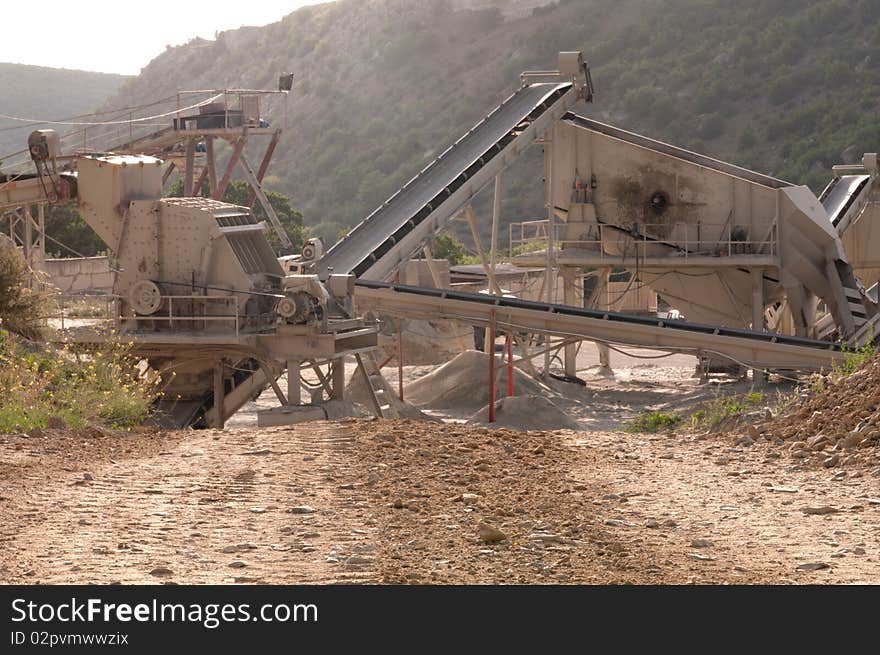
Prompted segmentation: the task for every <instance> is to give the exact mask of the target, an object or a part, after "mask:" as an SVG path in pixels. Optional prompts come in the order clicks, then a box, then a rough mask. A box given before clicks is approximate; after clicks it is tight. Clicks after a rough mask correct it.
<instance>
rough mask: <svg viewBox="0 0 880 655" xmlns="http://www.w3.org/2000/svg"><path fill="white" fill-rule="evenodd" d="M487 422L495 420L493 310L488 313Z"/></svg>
mask: <svg viewBox="0 0 880 655" xmlns="http://www.w3.org/2000/svg"><path fill="white" fill-rule="evenodd" d="M487 341H488V342H489V344H488V353H489V423H494V422H495V310H494V309H493V310H491V312H490V314H489V334H488V338H487Z"/></svg>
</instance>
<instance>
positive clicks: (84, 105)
mask: <svg viewBox="0 0 880 655" xmlns="http://www.w3.org/2000/svg"><path fill="white" fill-rule="evenodd" d="M128 79H130V78H129V77H127V76H125V75H109V74H106V73H91V72H87V71H76V70H66V69H61V68H44V67H42V66H26V65H24V64H4V63H0V89H2V90H3V96H2V99H0V114H6V115H9V116H16V117H20V118H29V119H36V120H62V119H68V118H72V117H74V116H80V115H83V114H87V113H89V112H93V111H94V110H95V109H96V108H97V107H98V106H100V105H101V104H103V103H104V102H106V101H107V99H108V98H110V97H111V96H112V95H114V94H115V93H116V92H117V91H118V90H119V88H120V86H121V85H122V84H123V83H124V82H125V81H126V80H128ZM84 120H86V121H93V120H96V119H94V118H85V119H84ZM43 127H50V126H48V125H35V124H33V123H21V122H17V121H12V120H8V119H5V118H0V159H3V158H4V156H6V155H9V154H11V153H14V152H17V151H19V150H24V149H26V148H27V137H28V134H29V133H30V132H31V130H35V129H40V128H43ZM61 129H62V130H63V131H66V130H67V129H68V128H61Z"/></svg>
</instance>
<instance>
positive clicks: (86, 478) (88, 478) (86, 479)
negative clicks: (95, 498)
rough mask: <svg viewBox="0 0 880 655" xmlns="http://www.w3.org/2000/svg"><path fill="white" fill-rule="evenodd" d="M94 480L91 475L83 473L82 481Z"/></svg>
mask: <svg viewBox="0 0 880 655" xmlns="http://www.w3.org/2000/svg"><path fill="white" fill-rule="evenodd" d="M94 479H95V478H93V477H92V474H91V473H83V480H85V481H86V482H91V481H92V480H94Z"/></svg>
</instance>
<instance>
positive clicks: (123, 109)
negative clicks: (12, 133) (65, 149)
mask: <svg viewBox="0 0 880 655" xmlns="http://www.w3.org/2000/svg"><path fill="white" fill-rule="evenodd" d="M175 97H176V96H168V97H165V98H161V99H159V100H156V101H154V102H150V103H146V104H143V105H131V106H130V107H119V108H115V109H105V110H103V111H93V112H90V113H88V114H77V115H76V116H68V117H67V118H58V119H55V121H53V122H54V123H55V124H63V121H72V120H74V119H76V118H89V117H90V116H101V115H103V114H117V113H119V112H126V111H133V110H135V109H144V108H145V107H153V106H155V105H161V104H162V103H163V102H168V101H169V100H174V98H175ZM27 127H28V125H11V126H9V127H0V132H6V131H9V130H23V129H25V128H27Z"/></svg>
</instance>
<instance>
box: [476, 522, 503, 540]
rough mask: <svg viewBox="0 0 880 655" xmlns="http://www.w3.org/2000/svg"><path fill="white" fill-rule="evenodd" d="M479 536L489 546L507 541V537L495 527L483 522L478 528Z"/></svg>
mask: <svg viewBox="0 0 880 655" xmlns="http://www.w3.org/2000/svg"><path fill="white" fill-rule="evenodd" d="M477 534H478V535H479V536H480V539H482V540H483V541H485V542H486V543H487V544H493V543H497V542H499V541H505V540H506V539H507V535H506V534H504V533H503V532H502V531H501V530H499V529H498V528H496V527H495V526H494V525H489V524H488V523H483V522H481V523H480V524H479V525H478V526H477Z"/></svg>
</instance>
